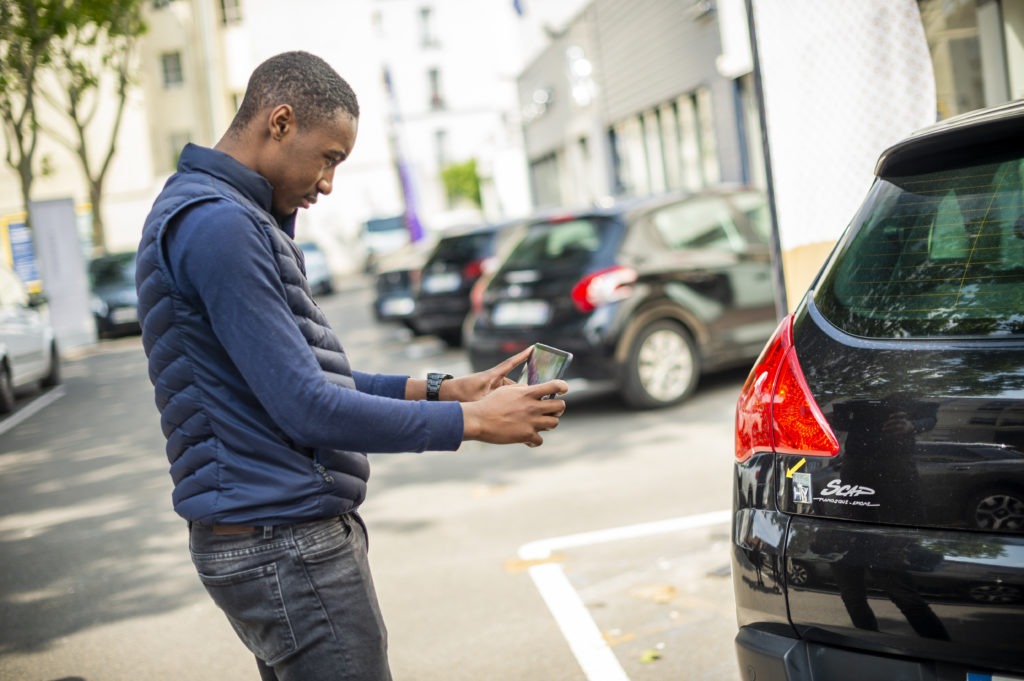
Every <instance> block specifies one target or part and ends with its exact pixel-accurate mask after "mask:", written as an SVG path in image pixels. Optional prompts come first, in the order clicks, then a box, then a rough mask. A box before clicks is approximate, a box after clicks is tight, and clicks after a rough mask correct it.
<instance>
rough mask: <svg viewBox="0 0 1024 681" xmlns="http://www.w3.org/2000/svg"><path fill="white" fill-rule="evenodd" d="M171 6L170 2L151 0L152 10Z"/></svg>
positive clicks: (167, 0)
mask: <svg viewBox="0 0 1024 681" xmlns="http://www.w3.org/2000/svg"><path fill="white" fill-rule="evenodd" d="M170 4H171V0H153V9H163V8H164V7H168V6H170Z"/></svg>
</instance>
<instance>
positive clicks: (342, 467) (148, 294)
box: [136, 172, 369, 524]
mask: <svg viewBox="0 0 1024 681" xmlns="http://www.w3.org/2000/svg"><path fill="white" fill-rule="evenodd" d="M223 199H227V200H229V201H232V202H233V203H235V204H238V205H240V206H242V207H243V208H244V209H245V210H246V212H248V213H249V214H250V216H251V218H252V221H253V229H259V230H262V232H263V233H264V235H265V237H266V239H268V242H269V244H270V246H271V248H272V251H273V254H274V258H275V261H276V265H277V269H278V271H279V273H280V275H281V281H282V283H283V284H284V288H285V292H286V297H287V301H288V306H289V308H290V309H291V312H292V314H293V315H294V318H295V322H296V324H297V325H298V326H299V328H300V329H301V332H302V334H303V336H304V337H305V339H306V341H307V342H308V343H309V346H310V348H311V350H312V352H313V353H314V355H315V356H316V359H317V361H318V362H319V364H320V367H321V368H322V369H323V371H324V372H325V375H326V376H327V377H328V379H329V380H330V381H331V382H333V383H335V384H338V385H340V386H344V387H345V388H349V389H354V388H355V382H354V380H353V378H352V371H351V368H350V367H349V362H348V358H347V357H346V355H345V352H344V350H343V349H342V346H341V343H340V342H339V341H338V338H337V337H336V336H335V335H334V333H333V332H332V331H331V329H330V327H329V326H328V324H327V321H326V319H325V318H324V315H323V312H322V311H321V310H320V308H319V307H317V306H316V304H315V303H314V302H313V299H312V297H311V295H310V292H309V287H308V285H307V284H306V280H305V276H304V273H303V269H302V264H301V263H302V257H301V255H300V253H299V251H298V248H297V247H296V246H295V244H294V242H293V241H292V240H291V238H289V237H288V235H287V234H285V233H284V232H283V231H282V230H281V229H280V227H278V225H277V224H276V223H275V221H274V220H273V218H272V216H271V215H269V214H268V213H267V212H266V211H265V210H263V209H262V208H261V207H260V206H258V205H256V204H255V203H253V202H252V201H251V200H249V199H248V198H247V197H246V196H244V195H243V194H242V193H240V192H239V191H238V190H236V189H235V188H234V187H232V186H231V185H230V184H227V183H226V182H223V181H221V180H219V179H217V178H215V177H213V176H210V175H207V174H204V173H200V172H179V173H178V174H176V175H175V176H173V177H172V178H171V180H170V181H169V182H168V183H167V186H166V187H165V188H164V191H163V192H162V193H161V195H160V197H159V198H158V199H157V201H156V203H155V204H154V206H153V209H152V211H151V212H150V214H149V217H148V218H147V220H146V224H145V226H144V228H143V233H142V239H141V242H140V245H139V253H138V260H137V273H136V281H137V285H138V289H139V315H140V320H141V322H142V329H143V336H142V341H143V347H144V348H145V351H146V355H147V357H148V358H149V377H150V380H151V381H152V382H153V385H154V387H155V389H156V404H157V408H158V409H159V410H160V419H161V425H162V428H163V432H164V435H165V436H166V437H167V457H168V460H169V461H170V464H171V465H170V473H171V478H172V479H173V481H174V493H173V500H174V508H175V510H176V511H177V512H178V514H179V515H181V516H182V517H184V518H186V519H188V520H193V521H199V522H207V523H243V524H283V523H293V522H301V521H305V520H314V519H317V518H324V517H329V516H334V515H340V514H342V513H345V512H348V511H351V510H353V509H355V508H357V507H358V506H359V504H361V503H362V501H363V499H364V498H365V496H366V481H367V479H368V478H369V462H368V461H367V458H366V455H365V454H361V453H357V452H346V451H339V450H330V449H323V448H320V449H312V448H304V447H301V446H298V445H296V444H295V443H292V442H290V441H289V440H288V438H287V436H285V435H284V433H283V432H282V431H281V430H280V429H279V428H276V427H275V426H274V425H273V423H272V420H271V418H270V416H269V415H268V414H267V413H266V411H265V410H263V409H262V407H261V406H260V405H259V403H258V402H257V401H256V400H254V399H252V398H251V396H250V395H237V394H235V395H231V394H227V395H223V394H217V392H218V387H217V386H215V385H203V384H201V383H202V381H201V380H200V376H201V375H205V374H204V372H203V371H202V368H203V367H208V366H214V365H215V366H217V367H218V371H236V370H235V369H234V367H233V365H232V363H231V361H230V358H229V357H228V356H227V354H226V353H225V352H224V349H223V347H221V346H220V344H219V343H218V342H217V340H216V337H215V335H214V334H213V331H212V329H211V327H210V325H209V322H208V321H207V320H206V319H204V316H203V313H202V311H201V310H200V309H198V308H197V306H196V305H195V304H193V303H192V302H190V301H189V300H187V299H186V298H185V296H184V295H183V294H182V292H181V290H180V289H179V288H178V287H177V286H176V284H175V281H174V277H173V276H172V273H171V270H170V267H169V264H168V261H167V257H166V253H165V252H164V249H163V246H162V244H163V242H164V233H165V230H166V229H167V226H168V224H169V223H170V222H171V221H172V220H173V219H174V218H175V216H178V215H180V214H181V212H182V211H183V210H186V209H187V208H189V207H190V206H195V205H197V204H199V203H202V202H206V201H216V200H223ZM239 383H244V382H243V381H241V380H239ZM218 409H220V410H223V411H227V410H230V411H231V412H232V416H233V421H232V423H233V426H234V427H235V428H236V430H237V424H238V423H249V424H251V426H250V427H251V428H254V429H255V428H259V429H261V437H264V438H267V437H268V435H267V434H268V433H269V437H271V438H273V439H275V441H279V442H280V444H281V450H283V451H285V452H286V453H287V454H288V455H287V456H281V455H278V454H277V453H275V454H274V455H271V454H270V453H268V452H261V451H235V450H233V449H232V446H231V445H230V444H229V443H227V442H226V438H224V437H220V436H218V434H217V432H218V430H219V428H218V427H217V424H218V419H217V417H218ZM243 410H247V412H245V413H242V414H241V416H239V412H240V411H243ZM221 430H222V429H221ZM233 435H234V439H233V441H234V442H238V441H240V440H244V439H245V438H244V433H243V434H241V436H238V434H237V433H233ZM236 449H237V447H236ZM292 452H294V453H295V454H294V455H292Z"/></svg>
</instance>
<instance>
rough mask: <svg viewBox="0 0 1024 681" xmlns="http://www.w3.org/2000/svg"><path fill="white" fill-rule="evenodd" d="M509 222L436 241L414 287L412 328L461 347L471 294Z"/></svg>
mask: <svg viewBox="0 0 1024 681" xmlns="http://www.w3.org/2000/svg"><path fill="white" fill-rule="evenodd" d="M512 227H513V224H512V223H500V224H488V225H482V226H474V227H470V228H463V229H457V230H450V231H447V232H445V233H444V235H443V236H442V237H441V238H440V239H439V240H438V242H437V245H436V246H434V249H433V251H431V253H430V255H429V256H428V257H427V260H426V262H425V263H424V264H423V268H422V273H421V277H420V280H419V284H418V286H417V287H416V288H415V296H414V297H415V310H416V311H415V322H414V323H415V326H416V329H417V330H418V331H420V332H421V333H425V334H427V333H429V334H434V335H435V336H437V337H439V338H440V339H441V340H443V341H444V342H445V343H447V344H448V345H451V346H459V345H461V344H462V330H463V324H464V322H465V321H466V315H467V314H469V311H470V299H469V296H470V291H471V290H472V288H473V285H474V284H476V282H477V281H478V280H479V279H480V277H481V275H483V274H484V273H485V271H486V270H487V269H488V268H489V267H491V266H492V265H493V264H494V259H495V252H496V251H497V248H498V243H499V241H500V237H501V235H502V234H504V233H507V232H508V231H509V230H510V229H511V228H512Z"/></svg>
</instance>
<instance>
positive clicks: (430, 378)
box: [427, 371, 455, 402]
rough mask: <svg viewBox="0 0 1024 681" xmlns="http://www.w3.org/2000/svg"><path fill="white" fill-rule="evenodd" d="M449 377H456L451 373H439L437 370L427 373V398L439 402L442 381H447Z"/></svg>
mask: <svg viewBox="0 0 1024 681" xmlns="http://www.w3.org/2000/svg"><path fill="white" fill-rule="evenodd" d="M449 378H455V377H454V376H452V375H451V374H439V373H437V372H434V371H432V372H430V373H429V374H427V399H428V400H429V401H431V402H437V401H438V399H440V397H441V382H442V381H447V380H448V379H449Z"/></svg>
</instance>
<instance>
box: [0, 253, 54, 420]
mask: <svg viewBox="0 0 1024 681" xmlns="http://www.w3.org/2000/svg"><path fill="white" fill-rule="evenodd" d="M45 303H46V300H45V298H44V297H43V296H41V295H38V294H34V295H33V294H29V292H28V291H27V290H26V288H25V285H24V284H23V283H22V281H21V279H20V278H19V277H18V275H17V274H15V273H14V272H13V271H11V270H10V269H8V268H7V267H4V266H0V414H6V413H7V412H10V411H12V410H13V409H14V395H15V392H16V391H19V390H21V389H23V388H26V387H28V386H31V385H34V384H40V385H42V386H43V387H49V386H53V385H56V384H57V383H59V382H60V354H59V353H58V351H57V340H56V338H55V337H54V333H53V327H52V326H50V321H49V316H48V315H47V312H46V305H45Z"/></svg>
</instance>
